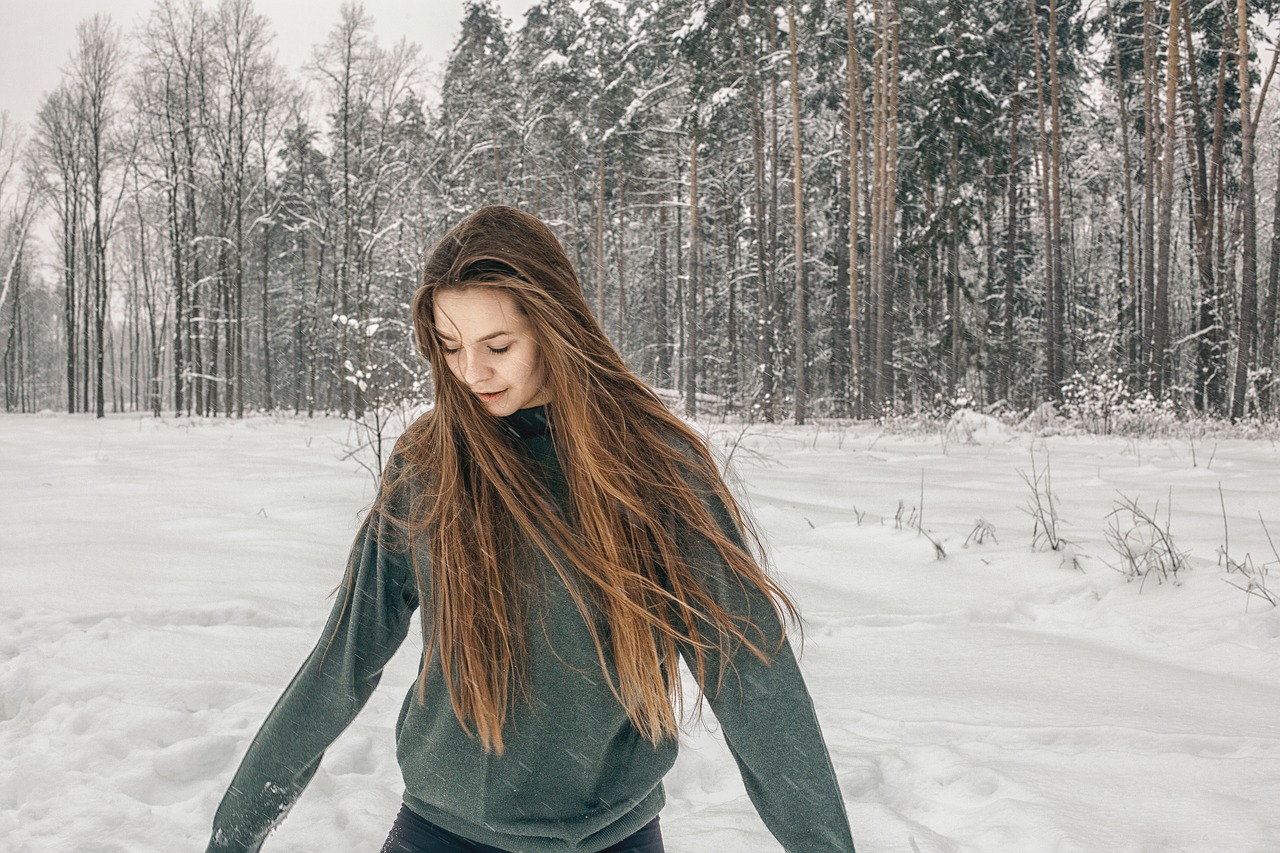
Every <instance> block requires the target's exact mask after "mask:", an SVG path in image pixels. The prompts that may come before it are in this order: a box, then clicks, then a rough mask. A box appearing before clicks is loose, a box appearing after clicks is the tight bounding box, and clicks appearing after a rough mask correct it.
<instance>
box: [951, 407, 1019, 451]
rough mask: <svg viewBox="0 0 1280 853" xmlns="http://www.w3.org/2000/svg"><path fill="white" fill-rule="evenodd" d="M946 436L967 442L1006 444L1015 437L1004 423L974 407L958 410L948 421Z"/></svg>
mask: <svg viewBox="0 0 1280 853" xmlns="http://www.w3.org/2000/svg"><path fill="white" fill-rule="evenodd" d="M946 436H947V440H948V441H961V442H964V443H965V444H1004V443H1005V442H1008V441H1011V440H1012V439H1013V435H1012V433H1010V432H1009V428H1008V427H1006V426H1005V425H1004V424H1003V423H1001V422H1000V421H999V420H997V419H996V418H993V417H991V415H984V414H982V413H981V412H975V411H974V410H973V409H959V410H957V411H956V413H955V414H954V415H952V416H951V419H950V420H949V421H947V429H946Z"/></svg>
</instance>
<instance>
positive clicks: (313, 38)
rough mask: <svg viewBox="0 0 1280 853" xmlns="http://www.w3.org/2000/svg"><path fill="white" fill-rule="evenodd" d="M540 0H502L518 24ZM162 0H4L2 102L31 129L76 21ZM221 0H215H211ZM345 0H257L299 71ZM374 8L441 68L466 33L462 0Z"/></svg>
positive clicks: (389, 39)
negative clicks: (462, 27)
mask: <svg viewBox="0 0 1280 853" xmlns="http://www.w3.org/2000/svg"><path fill="white" fill-rule="evenodd" d="M533 4H534V0H498V5H499V7H501V9H502V11H503V13H504V14H505V15H506V16H507V17H508V18H510V19H511V21H512V23H513V24H514V25H515V26H516V27H517V28H518V27H519V26H520V25H521V24H523V23H524V13H525V11H526V10H528V9H529V7H531V6H533ZM153 5H154V0H109V2H108V0H0V110H4V111H8V113H9V116H10V118H11V119H13V120H16V121H18V122H21V123H22V124H23V125H24V126H25V127H26V129H27V130H28V134H29V131H30V128H31V124H32V122H33V120H34V119H35V114H36V110H37V109H38V107H39V104H40V98H41V96H42V95H43V94H44V93H45V92H48V91H49V90H51V89H53V88H54V87H55V86H56V85H57V84H58V80H59V78H60V76H61V72H62V68H63V67H64V66H65V65H66V64H67V58H68V55H69V54H70V52H71V50H72V49H73V48H74V47H75V30H76V24H77V23H78V22H79V21H81V20H83V19H84V18H87V17H89V16H91V15H93V14H94V13H96V12H107V13H109V14H110V15H111V17H112V20H114V21H115V22H116V23H117V24H118V25H120V26H121V27H122V28H123V29H124V30H125V31H126V32H131V31H132V30H133V29H134V27H135V25H136V24H137V23H138V22H139V20H141V19H142V18H145V17H146V15H147V14H148V13H149V12H150V10H151V8H152V6H153ZM214 5H216V2H215V0H208V2H206V6H208V7H212V6H214ZM341 5H342V3H341V0H255V2H254V6H255V8H256V9H257V10H258V12H259V13H261V14H262V15H263V16H265V17H266V19H267V20H268V21H269V22H270V23H271V28H272V30H273V31H274V32H275V40H274V42H273V45H274V47H275V50H276V51H277V55H278V56H279V59H280V62H281V64H282V65H284V66H285V67H286V68H288V69H289V70H290V71H291V72H294V73H296V72H297V71H298V70H299V68H300V67H301V66H302V64H303V63H304V62H306V61H307V60H308V59H310V57H311V46H312V45H314V44H318V43H320V42H321V41H323V40H324V38H325V36H326V35H327V34H328V32H329V30H330V29H332V28H333V26H334V25H335V24H336V23H337V21H338V9H339V7H340V6H341ZM364 7H365V11H366V12H368V13H369V14H370V15H372V16H373V19H374V29H375V32H376V34H377V37H378V41H379V43H381V44H384V45H388V46H389V45H391V44H393V43H394V42H396V41H397V40H399V39H400V37H401V36H404V37H405V38H407V39H408V40H409V41H412V42H417V43H418V44H419V45H421V47H422V51H423V55H424V56H425V57H426V59H427V60H428V61H429V62H430V66H431V67H433V68H439V67H440V66H441V65H442V64H443V61H444V58H445V57H446V55H447V54H448V52H449V48H450V47H452V45H453V41H454V39H455V38H456V37H457V35H458V22H459V21H460V20H461V17H462V0H364Z"/></svg>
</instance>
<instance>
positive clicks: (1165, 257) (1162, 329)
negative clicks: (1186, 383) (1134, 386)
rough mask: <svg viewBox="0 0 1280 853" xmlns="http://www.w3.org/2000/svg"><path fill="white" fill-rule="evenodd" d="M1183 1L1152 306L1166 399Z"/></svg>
mask: <svg viewBox="0 0 1280 853" xmlns="http://www.w3.org/2000/svg"><path fill="white" fill-rule="evenodd" d="M1180 10H1181V0H1171V2H1170V5H1169V48H1168V53H1167V57H1166V61H1165V103H1164V150H1163V153H1162V154H1161V158H1160V198H1159V205H1160V235H1159V244H1158V248H1157V250H1156V252H1157V254H1156V279H1155V293H1154V297H1155V298H1154V301H1153V303H1152V305H1151V314H1152V323H1151V329H1152V334H1151V364H1150V370H1149V372H1148V383H1147V390H1148V391H1150V392H1151V396H1152V397H1154V398H1156V399H1157V400H1159V399H1162V398H1163V396H1164V388H1165V379H1166V378H1167V374H1168V371H1169V352H1168V350H1169V254H1170V245H1169V244H1170V241H1171V239H1172V233H1171V232H1172V223H1173V205H1174V198H1173V161H1174V154H1175V153H1176V152H1175V149H1174V144H1175V141H1176V139H1177V132H1176V131H1177V122H1178V113H1177V110H1178V65H1179V63H1178V26H1179V25H1178V14H1179V12H1180Z"/></svg>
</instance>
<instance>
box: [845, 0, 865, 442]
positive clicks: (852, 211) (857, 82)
mask: <svg viewBox="0 0 1280 853" xmlns="http://www.w3.org/2000/svg"><path fill="white" fill-rule="evenodd" d="M854 24H855V17H854V10H853V0H845V27H846V38H847V49H848V53H847V55H846V57H845V72H846V76H847V83H848V95H847V97H848V102H849V107H848V109H849V407H850V413H851V414H852V415H853V416H854V417H862V416H863V408H862V355H861V347H862V341H861V338H860V336H859V331H860V330H859V322H860V319H859V316H860V313H861V308H862V306H861V303H860V300H859V294H858V179H859V173H858V142H859V139H858V134H859V133H860V132H861V130H860V129H859V126H858V121H859V118H860V113H861V111H862V72H861V69H860V68H859V61H858V59H859V58H858V39H857V31H856V29H855V26H854Z"/></svg>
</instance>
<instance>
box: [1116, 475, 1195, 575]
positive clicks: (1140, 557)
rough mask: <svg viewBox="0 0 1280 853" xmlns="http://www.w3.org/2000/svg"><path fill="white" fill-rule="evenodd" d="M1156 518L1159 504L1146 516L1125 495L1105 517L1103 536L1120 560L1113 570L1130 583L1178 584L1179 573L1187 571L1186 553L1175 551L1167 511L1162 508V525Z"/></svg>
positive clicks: (1131, 499) (1140, 508) (1145, 513)
mask: <svg viewBox="0 0 1280 853" xmlns="http://www.w3.org/2000/svg"><path fill="white" fill-rule="evenodd" d="M1170 502H1172V501H1170ZM1159 515H1160V503H1159V502H1158V501H1157V502H1156V506H1155V510H1154V512H1151V513H1148V512H1147V511H1146V510H1144V509H1143V508H1142V507H1141V506H1139V504H1138V502H1137V501H1136V500H1134V499H1133V498H1129V497H1125V496H1124V495H1121V496H1120V500H1119V501H1117V502H1116V504H1115V508H1114V509H1113V510H1111V512H1110V513H1108V515H1107V529H1106V530H1105V531H1104V535H1105V536H1106V538H1107V544H1109V545H1110V546H1111V548H1112V550H1114V551H1115V552H1116V554H1117V555H1118V556H1119V557H1120V565H1119V566H1118V567H1115V568H1118V570H1119V571H1120V572H1122V573H1123V574H1124V575H1125V576H1126V577H1127V578H1129V579H1130V580H1133V579H1135V578H1137V579H1139V580H1141V581H1142V583H1143V584H1146V581H1147V578H1148V577H1152V576H1154V577H1155V579H1156V581H1157V582H1158V583H1164V582H1165V581H1166V580H1171V581H1173V582H1174V583H1177V580H1178V572H1181V571H1184V570H1185V569H1186V568H1187V552H1186V551H1181V550H1179V549H1178V547H1177V545H1175V544H1174V541H1173V534H1172V533H1170V532H1169V526H1170V515H1169V508H1168V507H1167V506H1166V508H1165V520H1164V524H1161V523H1160V521H1159V518H1158V517H1159ZM1139 589H1141V586H1139Z"/></svg>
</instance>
